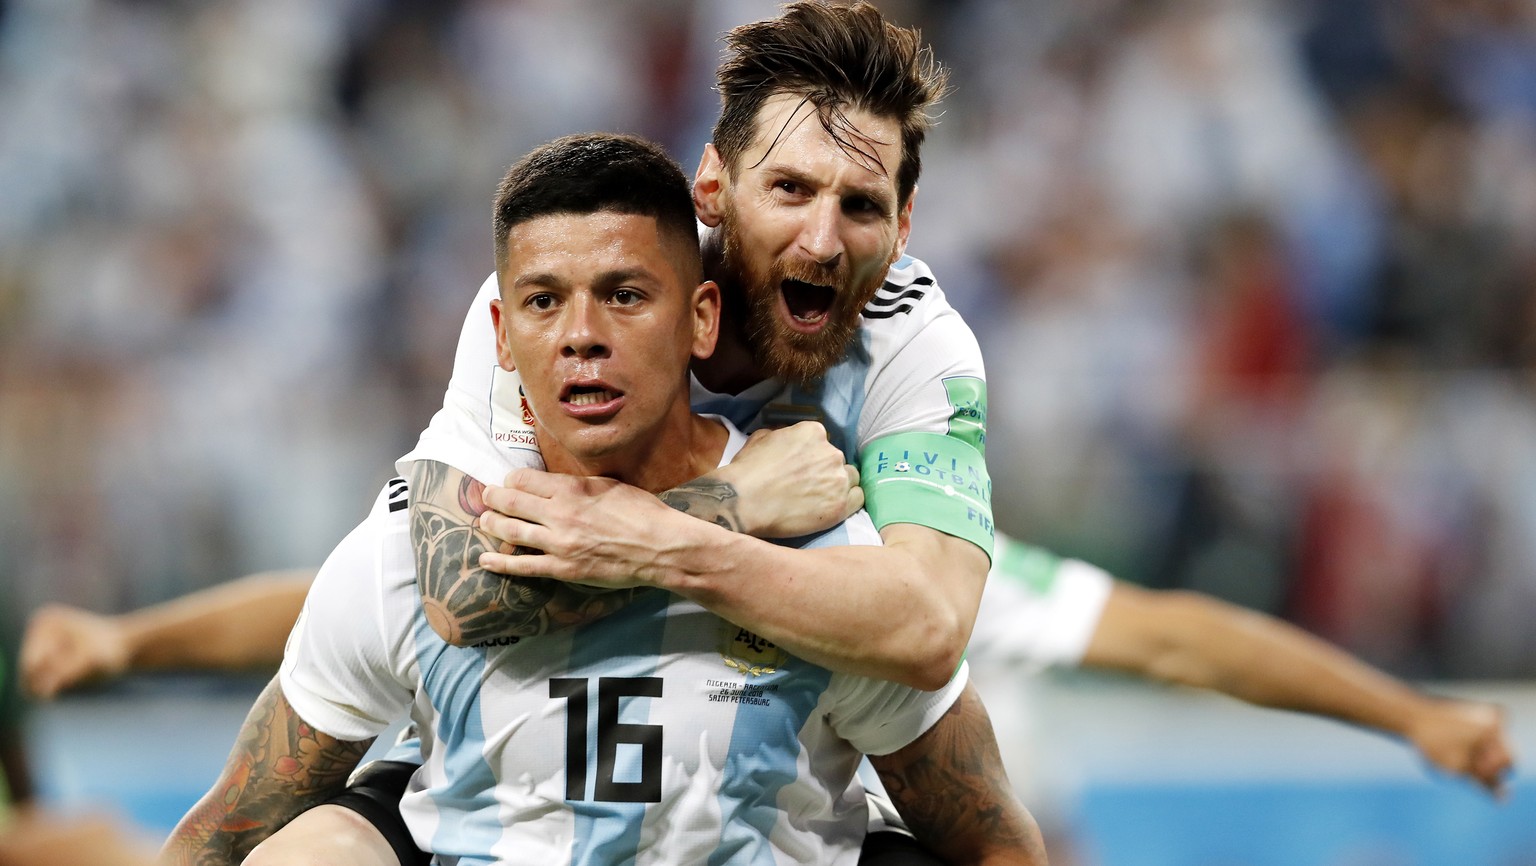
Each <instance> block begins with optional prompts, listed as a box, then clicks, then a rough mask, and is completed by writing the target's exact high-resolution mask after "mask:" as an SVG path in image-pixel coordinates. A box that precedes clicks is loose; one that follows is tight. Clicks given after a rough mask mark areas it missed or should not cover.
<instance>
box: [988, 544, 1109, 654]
mask: <svg viewBox="0 0 1536 866" xmlns="http://www.w3.org/2000/svg"><path fill="white" fill-rule="evenodd" d="M996 539H997V540H996V546H995V547H994V548H993V558H992V573H991V574H989V575H987V586H986V589H985V590H984V591H983V593H982V596H981V610H980V611H978V612H977V614H976V627H975V629H974V630H973V631H972V632H971V643H970V646H969V647H968V648H967V650H966V654H967V655H968V656H969V657H970V658H972V659H975V660H976V661H977V663H978V664H980V663H982V662H983V661H985V662H997V661H1002V662H1006V663H1008V664H1010V665H1015V666H1018V665H1023V666H1025V667H1027V668H1029V669H1032V670H1043V669H1044V668H1047V667H1051V666H1055V665H1062V666H1075V665H1077V664H1078V663H1080V662H1081V661H1082V658H1083V653H1084V652H1086V651H1087V649H1088V642H1089V641H1090V640H1092V639H1093V634H1094V632H1095V631H1096V630H1097V629H1098V627H1099V619H1100V618H1101V617H1103V615H1104V604H1105V602H1107V601H1108V600H1109V593H1110V590H1111V588H1113V586H1114V578H1112V577H1110V575H1109V573H1108V572H1106V571H1104V570H1103V569H1101V568H1099V567H1097V566H1094V565H1089V564H1088V563H1086V562H1083V561H1081V560H1077V559H1063V558H1062V557H1059V556H1057V555H1055V554H1053V553H1050V552H1048V551H1046V550H1042V549H1041V548H1038V547H1034V546H1033V545H1028V544H1025V543H1023V542H1021V541H1017V540H1015V539H1012V538H1008V537H1007V536H1005V535H1003V533H1001V532H999V533H997V536H996Z"/></svg>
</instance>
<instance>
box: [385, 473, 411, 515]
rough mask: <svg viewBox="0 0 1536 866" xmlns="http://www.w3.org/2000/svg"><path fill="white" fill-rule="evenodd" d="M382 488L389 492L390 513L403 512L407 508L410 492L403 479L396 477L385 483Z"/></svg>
mask: <svg viewBox="0 0 1536 866" xmlns="http://www.w3.org/2000/svg"><path fill="white" fill-rule="evenodd" d="M384 487H385V489H386V490H387V491H388V492H389V510H390V513H394V512H396V511H403V510H405V509H406V508H407V507H409V505H410V502H411V490H410V487H409V486H408V485H406V483H405V479H404V478H400V477H398V476H397V477H395V478H391V479H389V481H387V482H385V484H384Z"/></svg>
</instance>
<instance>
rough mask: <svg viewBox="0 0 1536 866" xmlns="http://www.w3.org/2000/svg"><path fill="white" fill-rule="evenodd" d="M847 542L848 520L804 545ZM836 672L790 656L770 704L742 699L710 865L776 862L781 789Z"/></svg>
mask: <svg viewBox="0 0 1536 866" xmlns="http://www.w3.org/2000/svg"><path fill="white" fill-rule="evenodd" d="M846 544H848V530H847V529H846V527H845V526H844V525H843V524H838V525H837V526H835V527H833V528H832V529H830V530H828V531H826V532H824V533H822V534H820V535H817V536H815V537H813V538H812V539H811V540H810V541H809V542H808V543H806V544H805V545H803V546H805V547H832V546H840V545H846ZM831 678H832V673H831V672H830V671H828V670H826V669H825V668H820V667H816V666H815V665H812V664H810V663H808V662H804V661H801V660H800V659H797V658H794V657H790V659H789V662H788V663H787V664H786V665H785V666H784V668H782V669H781V671H780V673H779V674H778V675H777V676H775V677H774V679H773V680H772V682H773V683H775V684H777V685H778V686H779V688H778V689H777V690H776V691H775V692H774V693H773V700H772V701H771V702H770V704H772V705H770V706H761V705H756V704H746V703H743V704H740V705H739V706H738V708H737V710H736V724H735V727H733V728H732V729H731V743H730V749H729V751H728V752H727V756H726V759H725V769H724V771H723V773H722V774H721V788H720V795H719V798H718V802H719V804H720V815H721V817H722V820H723V826H722V827H721V834H720V847H719V848H716V849H715V851H714V853H713V854H711V855H710V858H709V863H710V866H721V864H725V863H730V864H733V866H735V864H743V863H752V864H764V866H772V864H773V862H774V860H773V849H772V847H771V846H770V845H768V844H767V842H768V838H769V835H770V834H771V833H772V831H773V826H774V824H775V823H777V822H778V819H779V792H780V791H782V790H783V789H784V787H785V786H786V785H788V784H790V783H791V782H793V781H795V778H796V774H797V772H798V768H797V766H796V762H797V761H798V759H799V757H800V731H801V730H803V729H804V728H805V724H806V720H808V719H809V718H810V717H811V713H812V711H814V710H815V709H816V704H817V703H818V702H819V701H820V700H821V695H822V692H825V691H826V689H827V683H828V682H829V681H830V680H831Z"/></svg>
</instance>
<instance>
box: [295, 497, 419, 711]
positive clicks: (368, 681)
mask: <svg viewBox="0 0 1536 866" xmlns="http://www.w3.org/2000/svg"><path fill="white" fill-rule="evenodd" d="M402 490H403V487H402ZM387 500H388V488H386V493H384V494H381V495H380V498H379V501H378V502H377V503H376V504H375V506H374V509H373V511H372V512H371V513H370V514H369V515H368V517H367V518H366V519H364V520H363V522H362V523H361V524H359V525H358V526H357V528H355V529H353V530H352V532H351V533H349V534H348V535H347V537H346V538H344V539H342V542H341V543H340V544H339V545H337V546H336V549H335V550H333V551H331V555H330V556H329V557H327V558H326V561H325V564H324V565H323V566H321V568H320V573H319V574H318V575H316V577H315V582H314V584H313V585H312V586H311V587H310V590H309V596H308V597H307V598H306V599H305V600H304V609H303V611H302V612H301V613H300V614H299V620H298V622H297V623H295V625H294V627H293V631H292V632H291V633H290V634H289V637H288V646H287V649H286V650H284V653H283V664H282V667H281V669H280V670H279V672H278V677H279V681H280V683H281V685H282V688H283V696H284V697H285V698H286V699H287V700H288V703H289V704H291V705H292V706H293V708H294V710H296V711H297V712H298V714H299V717H300V718H302V719H303V720H304V721H306V722H308V723H309V724H311V725H313V726H314V727H315V728H316V729H318V730H320V731H323V732H324V733H326V734H329V735H331V736H333V737H336V738H337V739H341V740H366V739H369V738H371V737H376V736H378V735H379V734H380V733H382V732H383V731H384V730H385V729H386V728H387V727H388V726H389V725H390V724H391V723H392V722H394V721H396V720H398V719H399V718H401V717H402V716H404V715H405V713H406V711H407V710H408V709H409V708H410V705H411V701H412V699H413V697H414V694H415V688H414V679H413V672H414V667H413V665H414V656H413V654H412V653H411V651H410V649H411V647H412V646H413V643H414V641H413V637H412V634H411V628H412V624H413V622H414V619H415V617H416V616H417V611H419V609H420V602H419V600H417V598H416V588H415V579H414V574H415V569H414V566H413V565H412V564H411V562H410V534H409V523H408V521H407V519H406V511H405V509H404V508H403V507H400V508H397V510H396V511H394V512H391V511H390V510H389V502H388V501H387ZM403 504H404V499H403V498H401V500H400V505H401V506H403Z"/></svg>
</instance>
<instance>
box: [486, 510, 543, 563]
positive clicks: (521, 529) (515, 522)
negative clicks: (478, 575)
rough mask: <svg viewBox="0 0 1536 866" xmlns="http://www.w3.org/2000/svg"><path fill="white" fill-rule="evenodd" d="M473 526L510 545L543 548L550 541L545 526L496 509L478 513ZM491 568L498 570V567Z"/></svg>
mask: <svg viewBox="0 0 1536 866" xmlns="http://www.w3.org/2000/svg"><path fill="white" fill-rule="evenodd" d="M475 527H476V528H477V529H479V530H480V531H481V532H484V533H485V534H487V535H489V536H491V537H492V538H494V539H495V540H497V541H499V542H501V543H503V544H506V545H510V546H511V547H534V548H538V549H540V550H543V549H546V548H547V547H548V545H549V544H550V543H551V542H550V532H549V530H548V529H547V528H546V527H544V526H541V525H539V524H537V523H533V522H531V521H528V520H523V519H521V518H517V517H510V516H508V515H505V514H501V513H498V512H497V511H487V512H485V513H484V514H482V515H480V516H479V517H478V518H476V519H475ZM492 570H493V571H500V569H492Z"/></svg>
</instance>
